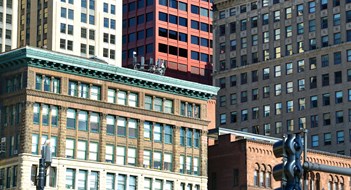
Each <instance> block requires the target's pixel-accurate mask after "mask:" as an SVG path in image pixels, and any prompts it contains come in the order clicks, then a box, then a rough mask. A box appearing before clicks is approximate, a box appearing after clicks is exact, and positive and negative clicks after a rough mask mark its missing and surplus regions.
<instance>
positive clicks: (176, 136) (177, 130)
mask: <svg viewBox="0 0 351 190" xmlns="http://www.w3.org/2000/svg"><path fill="white" fill-rule="evenodd" d="M180 128H181V127H180V126H175V127H174V131H173V132H174V133H173V134H174V137H173V154H174V156H173V163H174V164H173V166H174V172H176V173H177V172H179V169H180V164H179V156H180Z"/></svg>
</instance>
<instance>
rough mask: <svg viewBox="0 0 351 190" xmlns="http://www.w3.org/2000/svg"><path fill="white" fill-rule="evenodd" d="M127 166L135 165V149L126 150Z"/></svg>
mask: <svg viewBox="0 0 351 190" xmlns="http://www.w3.org/2000/svg"><path fill="white" fill-rule="evenodd" d="M127 154H128V159H127V161H128V165H131V166H135V165H136V155H137V154H136V149H135V148H130V147H129V148H128V153H127Z"/></svg>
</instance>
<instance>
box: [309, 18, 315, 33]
mask: <svg viewBox="0 0 351 190" xmlns="http://www.w3.org/2000/svg"><path fill="white" fill-rule="evenodd" d="M308 23H309V24H308V25H309V30H308V31H309V32H315V31H316V20H309V21H308Z"/></svg>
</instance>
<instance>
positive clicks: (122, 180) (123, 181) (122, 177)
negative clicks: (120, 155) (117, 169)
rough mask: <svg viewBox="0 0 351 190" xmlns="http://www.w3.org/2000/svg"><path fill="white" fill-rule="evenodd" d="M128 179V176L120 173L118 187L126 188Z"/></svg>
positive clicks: (123, 189) (122, 189)
mask: <svg viewBox="0 0 351 190" xmlns="http://www.w3.org/2000/svg"><path fill="white" fill-rule="evenodd" d="M126 181H127V176H126V175H122V174H119V175H118V186H117V189H121V190H125V189H126Z"/></svg>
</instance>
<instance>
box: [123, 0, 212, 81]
mask: <svg viewBox="0 0 351 190" xmlns="http://www.w3.org/2000/svg"><path fill="white" fill-rule="evenodd" d="M122 41H123V52H122V57H123V58H122V59H123V61H122V62H123V66H124V67H132V63H133V52H136V56H137V57H138V62H140V59H141V57H144V58H145V60H146V63H147V64H149V61H150V58H152V59H153V63H154V64H155V63H156V61H157V60H158V59H160V60H164V61H165V62H166V65H167V70H166V76H171V77H175V78H180V79H184V80H188V81H195V82H200V83H205V84H211V83H212V77H211V73H212V64H211V62H212V61H211V60H212V2H210V1H209V0H201V1H200V0H196V1H188V0H179V1H178V0H169V1H168V0H160V1H153V0H145V1H144V0H137V1H135V0H124V1H123V37H122Z"/></svg>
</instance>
